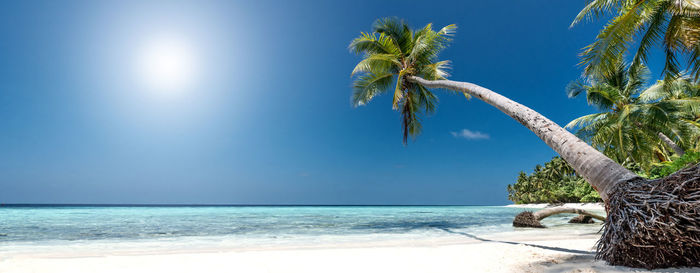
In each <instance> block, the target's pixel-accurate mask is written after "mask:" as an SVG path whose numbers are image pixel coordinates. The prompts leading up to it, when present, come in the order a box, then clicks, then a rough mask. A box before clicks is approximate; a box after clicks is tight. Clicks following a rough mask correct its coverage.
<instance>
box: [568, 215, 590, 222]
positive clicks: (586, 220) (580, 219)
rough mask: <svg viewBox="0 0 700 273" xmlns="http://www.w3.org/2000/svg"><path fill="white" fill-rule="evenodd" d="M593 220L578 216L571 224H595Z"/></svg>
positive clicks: (586, 216)
mask: <svg viewBox="0 0 700 273" xmlns="http://www.w3.org/2000/svg"><path fill="white" fill-rule="evenodd" d="M593 223H595V221H593V218H592V217H590V216H588V215H576V216H575V217H574V218H571V220H569V224H593Z"/></svg>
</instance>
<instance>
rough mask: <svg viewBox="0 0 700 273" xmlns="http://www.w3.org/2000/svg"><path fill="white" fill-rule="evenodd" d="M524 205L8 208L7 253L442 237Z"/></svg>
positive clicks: (552, 222) (2, 238) (500, 224)
mask: <svg viewBox="0 0 700 273" xmlns="http://www.w3.org/2000/svg"><path fill="white" fill-rule="evenodd" d="M521 211H523V209H521V208H511V207H500V206H0V251H16V250H17V249H24V250H31V249H36V248H38V247H56V246H62V247H64V246H71V245H73V246H82V247H85V246H86V245H100V244H101V247H105V246H114V245H115V243H122V244H124V245H134V247H135V248H158V247H159V246H162V245H165V244H167V245H169V247H170V248H172V245H173V244H182V246H183V247H191V246H193V245H196V246H198V247H201V248H220V247H226V248H256V247H258V248H261V247H272V246H274V247H279V246H286V245H294V246H298V245H311V244H324V243H327V244H337V243H348V244H351V243H362V242H365V243H367V242H375V243H376V242H389V241H392V240H401V241H405V240H424V239H425V238H432V239H435V240H438V239H449V238H459V237H463V236H482V235H486V234H493V233H508V232H514V231H516V229H515V228H513V227H512V226H511V221H512V220H513V217H514V216H515V215H516V214H517V213H519V212H521ZM570 217H571V215H560V216H555V217H550V218H548V219H545V221H543V223H544V224H545V225H548V226H550V228H557V227H561V228H567V229H572V227H574V226H572V225H571V224H567V223H566V221H567V220H568V218H570ZM597 229H599V225H596V226H594V227H590V225H588V226H587V227H578V226H576V227H574V228H573V230H574V231H576V230H579V231H580V232H595V231H596V230H597ZM520 230H522V229H520Z"/></svg>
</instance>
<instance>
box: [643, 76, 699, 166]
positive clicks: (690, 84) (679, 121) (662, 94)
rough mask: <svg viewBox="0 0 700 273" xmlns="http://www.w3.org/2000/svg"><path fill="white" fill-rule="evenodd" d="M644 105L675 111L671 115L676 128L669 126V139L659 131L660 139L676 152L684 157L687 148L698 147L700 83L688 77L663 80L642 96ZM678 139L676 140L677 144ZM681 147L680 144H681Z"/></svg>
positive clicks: (645, 91)
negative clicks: (696, 145)
mask: <svg viewBox="0 0 700 273" xmlns="http://www.w3.org/2000/svg"><path fill="white" fill-rule="evenodd" d="M639 100H640V101H641V102H643V103H648V104H656V105H659V107H658V108H657V109H666V108H669V107H671V108H674V109H676V110H678V111H675V112H669V114H670V118H669V119H670V120H671V121H673V123H674V125H675V126H670V127H667V129H668V136H667V135H666V134H664V133H662V132H659V133H658V135H659V138H661V140H662V141H663V142H664V143H665V144H666V145H667V146H669V147H670V148H671V149H672V150H674V152H675V153H676V154H677V155H679V156H682V155H683V154H684V153H685V151H684V149H683V148H682V147H681V146H685V147H687V148H697V147H693V146H692V145H693V144H698V137H699V136H700V123H699V122H698V121H699V120H700V83H698V81H697V80H693V79H691V78H690V77H687V76H681V77H678V78H676V79H673V80H672V81H659V82H658V83H656V84H654V85H653V86H651V87H649V88H648V89H646V90H644V91H643V92H642V93H641V94H640V95H639ZM674 140H675V141H674ZM679 144H680V145H679Z"/></svg>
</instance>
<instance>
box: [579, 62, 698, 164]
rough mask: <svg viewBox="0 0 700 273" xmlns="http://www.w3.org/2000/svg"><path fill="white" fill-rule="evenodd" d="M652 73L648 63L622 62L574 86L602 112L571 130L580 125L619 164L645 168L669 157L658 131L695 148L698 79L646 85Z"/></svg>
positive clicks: (589, 139) (581, 120)
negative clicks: (609, 71)
mask: <svg viewBox="0 0 700 273" xmlns="http://www.w3.org/2000/svg"><path fill="white" fill-rule="evenodd" d="M648 74H649V71H648V69H647V68H646V67H644V66H643V65H638V66H633V65H624V64H622V63H618V64H617V66H616V69H615V72H614V73H613V74H609V75H605V76H600V75H599V76H589V77H587V78H585V79H583V80H579V81H576V82H573V83H571V84H569V86H568V87H567V92H568V94H569V96H570V97H575V96H578V95H580V94H585V95H586V98H587V100H588V104H589V105H592V106H595V107H596V108H598V109H599V110H600V111H601V112H600V113H595V114H590V115H586V116H583V117H580V118H577V119H575V120H573V121H571V122H570V123H569V124H567V125H566V128H568V129H576V135H577V136H578V137H580V138H581V139H583V140H585V141H587V142H588V143H590V144H591V145H592V146H593V147H595V148H597V149H598V150H600V151H601V152H603V153H604V154H605V155H606V156H608V157H610V158H611V159H613V160H615V161H617V162H618V163H621V164H622V163H625V162H628V161H632V162H636V163H638V165H639V167H641V168H642V169H644V170H646V171H648V170H649V169H650V168H651V167H652V165H653V164H654V163H656V162H658V161H665V160H667V159H668V158H670V154H671V151H670V150H669V149H668V147H665V146H664V143H663V142H662V141H661V139H660V137H659V133H663V134H664V135H666V136H668V137H669V139H671V140H672V141H674V142H675V143H676V144H677V145H679V146H681V147H690V146H691V144H692V143H695V142H697V136H698V134H699V133H700V130H699V127H698V125H699V124H698V123H697V122H696V121H695V120H696V119H697V117H700V115H699V114H700V97H698V95H700V87H699V85H698V83H697V82H695V81H692V80H691V79H689V78H687V77H679V78H675V79H672V80H668V81H659V82H658V83H656V84H654V85H652V86H650V87H648V88H646V89H645V88H644V85H645V83H646V81H647V75H648Z"/></svg>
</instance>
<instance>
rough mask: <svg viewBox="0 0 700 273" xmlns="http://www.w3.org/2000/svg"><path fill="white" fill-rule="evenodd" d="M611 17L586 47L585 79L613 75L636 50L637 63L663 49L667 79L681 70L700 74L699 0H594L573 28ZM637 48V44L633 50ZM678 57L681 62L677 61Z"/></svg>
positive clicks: (584, 61) (579, 15)
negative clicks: (620, 61)
mask: <svg viewBox="0 0 700 273" xmlns="http://www.w3.org/2000/svg"><path fill="white" fill-rule="evenodd" d="M610 14H612V16H613V18H612V19H610V21H609V22H608V24H607V25H606V26H605V27H604V28H603V29H602V30H601V31H600V33H599V34H598V36H597V37H596V40H595V41H594V42H593V43H591V44H590V45H588V46H587V47H585V48H584V50H583V52H582V53H581V63H582V64H584V65H585V68H584V72H585V73H586V75H601V74H603V75H604V74H612V73H614V71H615V70H616V66H617V61H619V60H620V58H621V57H623V56H625V55H626V54H627V53H628V52H629V51H633V52H634V55H633V57H632V62H633V65H635V66H636V65H638V64H641V63H646V62H647V59H648V56H649V54H650V50H651V49H652V48H653V47H654V46H661V47H662V48H663V52H664V53H665V56H666V61H665V64H664V72H665V74H666V76H667V77H666V78H672V77H675V76H678V75H680V74H681V72H682V71H683V69H682V67H683V65H682V63H681V61H682V59H685V60H686V62H687V67H688V70H689V72H690V74H691V75H692V76H693V77H694V78H695V79H698V77H699V76H700V2H698V1H697V0H592V1H588V4H587V5H586V6H585V7H584V8H583V9H582V10H581V12H579V14H578V15H577V16H576V18H575V19H574V21H573V23H572V24H571V26H574V25H576V24H578V23H579V22H581V21H584V20H589V21H590V20H592V19H594V18H599V17H604V16H608V15H610ZM633 46H636V47H637V48H636V50H634V49H633V48H631V47H633ZM679 58H680V59H681V60H679Z"/></svg>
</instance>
